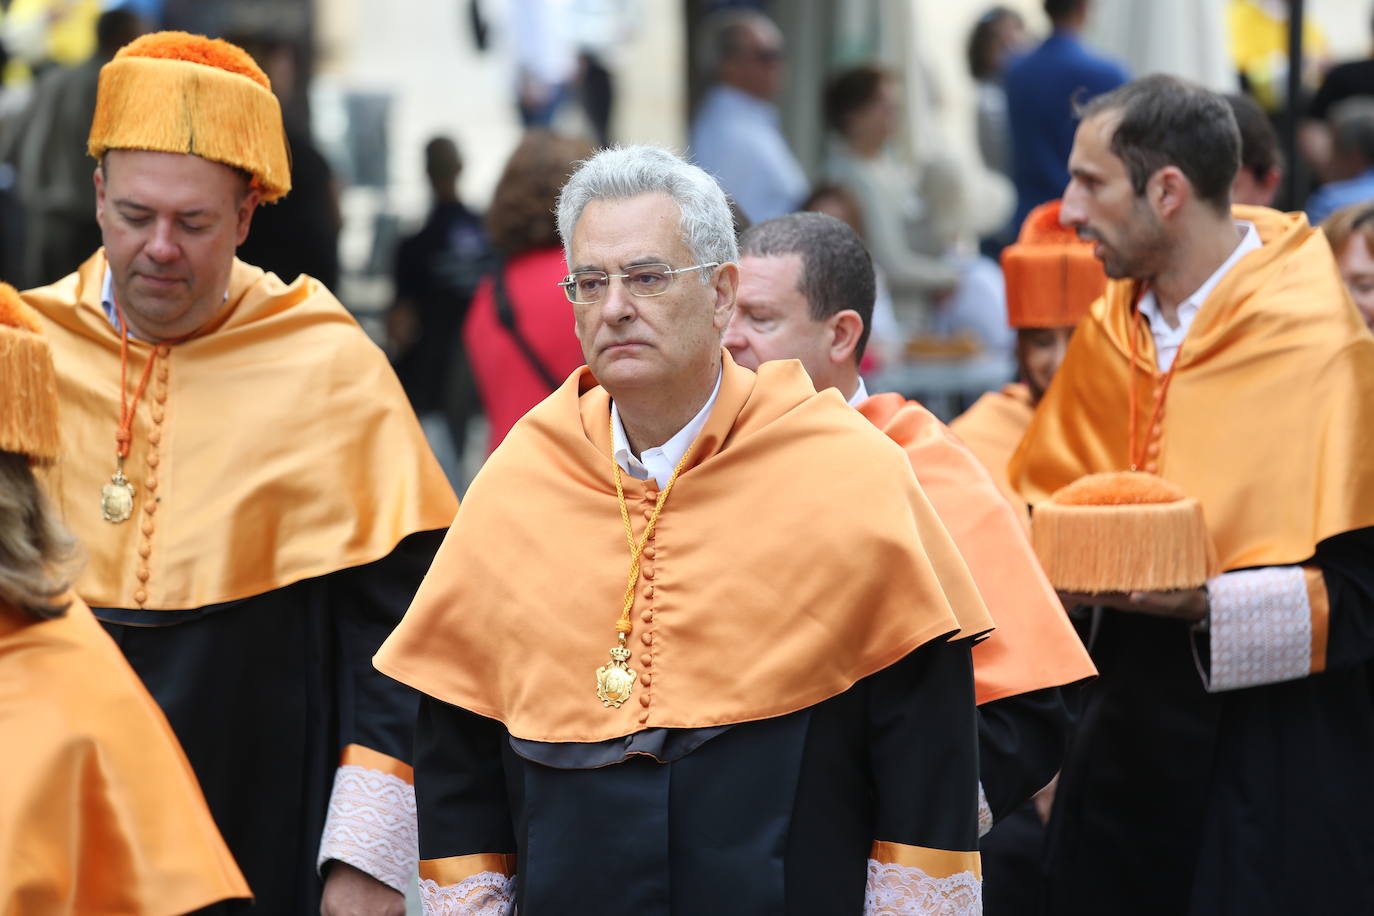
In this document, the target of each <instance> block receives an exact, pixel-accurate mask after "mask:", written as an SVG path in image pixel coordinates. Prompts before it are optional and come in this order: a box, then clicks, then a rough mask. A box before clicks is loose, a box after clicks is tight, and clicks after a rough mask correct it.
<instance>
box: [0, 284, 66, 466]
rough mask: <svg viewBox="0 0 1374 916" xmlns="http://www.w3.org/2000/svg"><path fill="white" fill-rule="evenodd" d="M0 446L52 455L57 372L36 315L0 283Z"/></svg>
mask: <svg viewBox="0 0 1374 916" xmlns="http://www.w3.org/2000/svg"><path fill="white" fill-rule="evenodd" d="M0 392H3V395H0V451H5V452H15V453H17V454H20V455H27V456H29V459H30V460H31V461H32V462H33V463H35V464H51V463H52V462H54V461H56V460H57V440H58V435H57V372H56V371H55V370H54V369H53V364H52V351H51V350H50V349H49V348H48V342H47V341H46V340H44V339H43V330H42V325H41V324H39V323H38V316H37V315H36V314H35V313H34V311H33V310H32V309H30V308H29V307H28V306H27V305H25V304H24V302H23V300H22V299H20V298H19V293H18V292H16V291H15V289H14V287H13V286H10V285H9V284H8V283H0Z"/></svg>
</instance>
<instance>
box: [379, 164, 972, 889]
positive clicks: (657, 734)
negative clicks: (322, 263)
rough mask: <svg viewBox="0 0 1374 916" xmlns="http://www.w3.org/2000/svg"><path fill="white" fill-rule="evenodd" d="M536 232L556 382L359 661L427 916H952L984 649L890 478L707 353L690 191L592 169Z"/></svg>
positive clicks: (721, 219) (718, 295)
mask: <svg viewBox="0 0 1374 916" xmlns="http://www.w3.org/2000/svg"><path fill="white" fill-rule="evenodd" d="M558 217H559V228H560V231H561V233H562V236H563V239H564V244H565V250H566V253H567V257H568V264H569V266H570V267H571V271H572V272H571V273H570V274H569V276H568V277H567V278H566V279H565V280H564V281H563V287H564V289H565V290H566V292H567V295H568V298H569V300H570V302H571V304H572V312H573V315H574V317H575V320H576V327H577V332H578V336H579V338H580V339H581V342H582V348H583V352H584V354H585V356H586V359H587V366H585V367H583V368H581V369H579V370H578V371H577V372H575V373H573V375H572V376H571V377H569V378H568V380H567V381H566V382H565V383H564V384H563V386H562V387H561V388H560V389H559V390H558V391H556V392H555V393H554V394H553V395H552V396H551V397H550V398H548V399H547V400H546V401H544V402H543V403H542V404H540V405H539V406H538V407H536V408H535V409H534V410H533V411H531V412H530V414H528V415H527V416H526V417H525V418H524V419H523V420H522V421H521V422H520V423H518V424H517V425H516V427H515V428H514V429H513V430H512V431H511V433H510V435H509V436H508V437H507V439H506V440H505V442H504V443H503V444H502V446H501V447H500V448H499V449H498V450H497V451H496V452H495V453H494V454H493V455H492V457H491V459H490V461H489V462H488V464H487V466H486V467H485V468H484V469H483V471H482V474H481V475H480V476H479V477H478V478H477V480H476V481H475V482H474V484H473V486H472V489H471V490H470V491H469V493H468V498H467V501H466V502H465V503H464V506H463V509H462V511H461V512H460V513H459V516H458V518H457V520H456V522H455V524H454V526H453V528H452V529H451V532H450V534H449V536H448V538H447V540H446V541H445V544H444V546H443V547H442V549H441V550H440V553H439V555H438V556H437V557H436V559H435V563H434V566H433V567H432V568H431V570H430V574H429V576H428V577H427V579H426V582H425V585H424V586H423V587H422V589H421V590H420V593H419V595H418V596H417V597H416V600H415V603H414V604H413V605H412V607H411V609H410V612H409V613H408V614H407V616H406V619H405V621H404V622H403V623H402V625H401V626H400V627H399V628H398V629H397V630H396V632H395V633H394V634H393V635H392V637H391V638H390V639H389V640H388V641H387V643H386V644H385V645H384V646H383V647H382V650H381V652H380V653H378V655H377V658H376V660H375V661H376V664H377V667H378V668H380V669H381V670H382V671H383V672H385V673H386V674H389V675H391V676H392V677H394V678H396V679H397V680H400V681H403V682H404V683H406V684H409V685H410V686H412V687H415V688H416V689H418V690H419V691H420V692H421V693H422V694H424V697H423V699H422V706H421V713H420V720H419V730H418V734H417V745H416V773H415V775H416V785H417V792H418V795H417V801H418V808H419V819H420V857H421V860H422V861H421V866H420V874H421V882H420V884H421V890H422V894H423V895H424V897H425V900H426V906H427V907H428V912H431V913H458V912H463V913H468V912H482V913H486V912H492V913H495V912H503V910H502V909H501V908H502V907H506V906H509V905H510V904H511V903H512V902H514V903H517V904H518V906H519V909H520V912H522V913H531V914H535V916H538V914H541V913H591V912H594V911H599V910H608V911H613V912H623V913H635V914H637V916H655V914H664V916H666V914H668V913H776V914H787V916H801V914H816V916H821V914H825V916H833V914H844V913H849V914H854V916H858V914H860V913H865V912H866V913H875V914H876V913H883V914H908V913H909V914H917V913H936V912H939V913H975V912H980V911H981V903H980V901H981V891H980V881H979V877H978V876H979V861H978V854H977V852H976V848H977V792H978V788H977V785H978V779H977V727H976V720H975V713H974V694H973V679H972V669H971V663H970V642H971V640H972V639H973V638H975V637H977V636H979V635H981V634H984V633H986V632H987V631H988V629H989V627H990V621H989V619H988V615H987V611H986V609H985V608H984V607H983V604H982V601H981V599H980V598H979V596H978V593H977V590H976V588H975V587H974V585H973V582H972V580H971V579H970V577H969V573H968V570H967V568H966V567H965V566H964V564H963V561H962V560H961V559H960V558H959V555H958V553H957V551H956V550H955V548H954V546H953V543H952V542H951V540H950V538H949V535H948V534H947V533H946V532H945V530H944V528H943V527H942V526H941V524H940V523H939V521H938V520H937V518H936V516H935V514H934V511H933V510H932V509H931V506H930V503H929V502H928V501H927V500H926V498H925V496H924V495H923V494H922V492H921V490H920V488H919V487H918V486H917V484H916V482H915V478H914V477H913V476H912V473H911V468H910V465H909V464H908V462H907V461H906V458H905V456H904V454H903V453H902V451H901V449H900V448H898V447H897V446H896V445H895V444H893V443H892V442H891V441H889V440H887V439H886V438H885V437H884V436H883V435H882V434H881V433H880V432H878V431H877V430H876V429H875V428H873V427H872V426H871V425H870V424H868V423H867V422H866V421H865V420H864V419H863V418H862V417H861V416H860V415H859V414H858V413H857V412H855V411H852V410H850V409H849V408H848V407H847V406H846V405H845V403H844V401H843V399H842V398H840V397H839V396H838V395H837V394H836V393H834V392H827V393H824V394H817V393H816V392H815V390H814V388H813V387H812V385H811V383H810V381H809V380H808V379H807V377H806V374H805V372H804V371H803V369H802V367H801V365H800V364H799V363H797V362H794V361H786V362H776V363H770V364H768V365H766V366H763V367H761V368H760V371H759V373H758V374H757V375H756V374H754V373H753V372H750V371H749V370H747V369H744V368H741V367H739V366H737V365H735V363H734V362H733V360H732V359H731V358H730V356H729V354H728V353H727V352H726V351H725V350H724V349H723V348H722V346H721V338H722V333H723V331H724V329H725V327H726V325H727V324H728V322H729V320H730V315H731V311H732V309H733V308H734V303H735V293H736V289H737V286H738V281H739V268H738V266H737V265H736V263H735V261H736V259H737V254H738V252H737V247H736V242H735V236H734V231H733V227H732V223H731V218H730V211H729V208H728V206H727V204H726V201H725V197H724V195H723V193H722V192H721V190H720V188H719V187H718V186H717V185H716V184H715V183H714V182H713V181H712V180H711V179H710V178H709V177H708V176H707V175H706V174H705V173H704V172H702V171H701V170H700V169H698V168H696V167H695V166H692V165H690V164H688V163H685V162H683V161H682V160H680V159H678V158H677V157H675V156H673V155H672V154H670V153H667V152H664V151H662V150H658V149H653V148H649V147H630V148H626V149H615V150H607V151H604V152H602V153H600V154H598V155H597V156H596V157H594V158H593V159H591V160H589V161H588V162H587V163H585V164H584V165H583V166H582V168H581V169H580V170H579V171H578V172H577V173H575V174H574V175H573V177H572V178H571V179H570V180H569V182H568V184H567V185H566V186H565V188H564V189H563V194H562V197H561V199H560V202H559V210H558ZM465 907H466V909H465ZM481 907H487V909H482V908H481Z"/></svg>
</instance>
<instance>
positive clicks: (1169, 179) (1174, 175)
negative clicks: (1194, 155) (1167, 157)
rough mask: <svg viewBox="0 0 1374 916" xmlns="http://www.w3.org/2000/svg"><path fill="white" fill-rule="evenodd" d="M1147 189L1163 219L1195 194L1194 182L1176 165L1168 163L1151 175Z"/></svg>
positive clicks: (1171, 214) (1176, 210)
mask: <svg viewBox="0 0 1374 916" xmlns="http://www.w3.org/2000/svg"><path fill="white" fill-rule="evenodd" d="M1145 191H1146V193H1147V194H1148V195H1149V196H1150V202H1151V203H1152V204H1154V208H1155V212H1156V213H1158V214H1159V215H1160V217H1161V218H1163V219H1168V218H1169V217H1171V216H1173V215H1174V214H1175V213H1177V212H1178V210H1179V208H1180V207H1182V206H1183V205H1184V204H1185V203H1187V202H1188V201H1190V200H1192V199H1193V197H1194V196H1195V195H1194V193H1193V183H1192V182H1191V181H1189V180H1188V176H1187V175H1184V174H1183V170H1182V169H1180V168H1179V167H1178V166H1176V165H1166V166H1164V167H1163V168H1162V169H1160V170H1159V171H1157V172H1155V173H1154V174H1153V175H1151V176H1150V182H1149V184H1148V185H1147V186H1146V189H1145Z"/></svg>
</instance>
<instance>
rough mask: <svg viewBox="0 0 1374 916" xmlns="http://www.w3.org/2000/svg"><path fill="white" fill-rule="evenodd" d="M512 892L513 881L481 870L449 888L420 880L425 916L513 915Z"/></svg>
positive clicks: (426, 879)
mask: <svg viewBox="0 0 1374 916" xmlns="http://www.w3.org/2000/svg"><path fill="white" fill-rule="evenodd" d="M514 893H515V882H514V881H513V880H512V879H511V878H509V877H507V876H506V875H503V874H501V873H500V872H494V871H480V872H478V873H477V874H475V875H473V876H472V877H470V878H464V879H463V880H462V881H459V882H458V883H457V884H450V885H448V886H441V885H440V884H438V883H437V882H435V881H432V880H430V879H429V878H421V879H420V904H421V906H423V907H424V914H425V916H514V913H515V900H514V898H513V895H514Z"/></svg>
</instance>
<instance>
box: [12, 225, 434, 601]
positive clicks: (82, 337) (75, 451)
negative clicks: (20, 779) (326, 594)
mask: <svg viewBox="0 0 1374 916" xmlns="http://www.w3.org/2000/svg"><path fill="white" fill-rule="evenodd" d="M105 267H106V261H105V257H104V253H103V251H101V252H97V253H96V254H95V255H94V256H92V257H91V258H90V259H89V260H87V261H86V263H85V264H83V265H82V266H81V267H80V268H79V269H78V270H77V271H76V272H75V273H73V274H71V275H69V276H67V277H66V278H64V279H62V280H60V281H59V282H57V283H56V284H54V285H52V286H48V287H43V288H40V289H34V290H30V291H28V292H26V293H24V294H23V296H24V301H25V302H27V303H28V304H29V305H31V306H33V307H34V308H35V309H36V310H37V311H38V312H39V314H40V315H41V316H42V317H43V321H44V323H45V325H46V327H45V331H46V333H47V337H48V341H49V343H50V344H51V345H52V349H53V358H54V361H55V363H56V366H57V371H58V386H59V395H60V403H61V430H62V458H61V459H60V460H59V461H58V463H57V464H56V465H55V466H54V467H53V468H52V470H51V472H50V474H49V475H48V479H47V484H48V488H49V492H50V493H51V494H52V495H53V497H54V498H55V499H56V501H57V502H58V504H59V506H60V507H61V510H62V516H63V521H64V522H65V523H66V524H67V526H68V527H69V528H71V529H72V531H73V532H74V533H75V534H76V535H77V536H78V537H79V538H80V540H81V543H82V546H83V548H84V550H85V553H86V557H87V563H86V568H85V570H84V571H83V573H82V575H81V577H80V578H79V579H78V581H77V586H76V590H77V592H78V593H79V594H80V595H81V596H82V598H84V599H85V600H86V601H87V602H88V603H89V604H91V605H92V606H94V607H119V608H136V607H139V606H140V602H139V601H137V599H136V597H135V596H136V595H137V594H138V593H139V590H140V588H142V590H143V592H144V594H145V595H146V597H145V600H144V601H143V602H142V603H141V606H142V607H145V608H148V609H153V610H182V609H189V608H197V607H204V606H206V605H212V604H218V603H222V602H226V601H233V600H238V599H241V598H247V597H251V596H254V595H258V594H262V593H264V592H267V591H270V590H272V589H276V588H280V587H282V586H285V585H289V584H291V583H293V582H297V581H300V580H302V579H308V578H313V577H315V576H320V575H324V574H327V573H331V572H335V571H337V570H341V569H347V568H351V567H354V566H360V565H362V564H365V563H369V562H372V561H374V560H377V559H380V558H382V557H384V556H386V555H387V554H388V553H390V552H391V550H392V549H394V548H395V546H396V545H397V544H398V543H399V542H400V541H401V539H402V538H404V537H406V536H407V535H409V534H413V533H415V532H418V531H428V530H434V529H439V528H444V527H446V526H447V525H448V524H449V522H450V521H451V520H452V518H453V515H454V513H455V512H457V508H458V503H457V500H456V499H455V497H454V495H453V491H452V489H451V488H450V486H449V484H448V482H447V480H446V479H445V477H444V475H443V472H442V470H441V469H440V468H439V465H438V463H437V462H436V461H435V459H434V457H433V454H432V453H431V452H430V450H429V446H428V445H427V444H426V442H425V439H424V435H423V433H422V432H421V430H420V426H419V423H418V422H417V421H416V419H415V415H414V412H413V411H412V410H411V408H410V405H409V402H408V401H407V400H406V396H405V394H404V392H403V391H402V390H401V387H400V384H399V383H398V382H397V381H396V377H395V374H394V373H393V372H392V371H391V368H390V366H389V365H388V363H387V360H386V357H385V356H384V355H383V354H382V352H381V350H380V349H378V348H377V347H376V346H374V345H373V344H372V343H371V342H370V341H369V340H368V339H367V337H366V335H365V334H364V333H363V332H362V330H361V329H360V328H359V327H358V325H357V322H356V321H354V319H353V318H352V317H351V316H350V315H349V314H348V312H347V311H346V310H345V309H344V308H343V306H342V305H340V303H339V302H338V300H337V299H335V298H334V297H333V295H331V294H330V292H329V291H328V290H326V289H325V288H324V287H323V286H321V285H320V284H319V283H318V282H317V281H315V280H313V279H312V278H310V277H306V276H301V277H300V278H298V279H297V280H296V281H295V282H294V283H292V284H290V285H289V286H288V285H286V284H284V283H282V282H281V281H280V280H279V279H277V277H276V276H275V275H274V274H270V273H264V272H263V271H262V270H260V269H258V268H256V267H252V266H249V265H247V264H244V263H243V262H241V261H237V260H236V261H235V262H234V266H233V269H232V272H231V274H230V280H229V296H228V299H227V300H226V302H225V304H224V306H223V307H222V308H221V310H220V311H219V313H218V314H217V315H216V316H215V318H214V319H212V321H211V322H210V323H209V324H208V325H207V326H206V327H205V328H204V329H203V330H202V331H201V332H199V333H198V334H197V335H196V336H194V337H192V338H191V339H189V340H186V341H184V342H182V343H179V344H176V345H173V346H170V347H168V348H167V352H166V355H165V356H158V357H157V362H156V364H155V369H154V382H153V383H152V384H150V385H149V386H148V390H147V392H146V393H145V394H144V396H143V398H142V399H141V401H140V402H139V404H138V408H137V412H136V416H135V420H134V425H133V441H132V449H131V452H130V455H129V457H128V458H127V459H126V460H125V463H124V467H125V474H126V476H127V477H128V479H129V481H130V482H131V483H132V484H133V485H134V487H135V489H136V491H137V493H136V501H135V506H134V510H135V515H134V517H133V518H131V519H129V520H128V521H127V522H123V523H121V524H111V523H109V522H107V521H105V519H104V518H102V517H101V514H100V504H99V503H100V489H101V487H102V486H103V485H104V484H105V483H107V482H108V481H109V479H110V475H111V474H112V473H113V472H114V469H115V455H114V449H115V428H116V426H117V425H118V423H119V398H120V377H119V375H120V371H119V367H120V359H119V344H120V339H119V332H118V331H117V330H116V329H115V328H114V327H112V326H111V324H110V322H109V320H108V319H107V317H106V316H105V313H104V311H103V310H102V308H101V305H100V294H101V281H102V278H103V277H104V274H105ZM150 349H151V347H150V345H149V344H147V343H144V342H142V341H138V340H134V339H131V340H130V341H129V354H130V359H129V364H130V368H129V370H128V373H129V378H128V380H127V381H126V383H125V384H126V385H127V386H129V387H132V386H133V385H134V384H135V383H136V381H137V378H138V373H139V372H140V371H141V369H142V366H143V364H144V361H145V360H146V359H147V358H148V354H149V351H150ZM164 370H165V376H164V374H163V373H164ZM159 391H161V392H162V400H161V401H159V399H158V392H159ZM150 481H154V482H155V483H156V489H155V490H154V489H152V488H150V487H149V486H148V484H149V482H150ZM154 499H155V502H153V503H152V504H153V509H154V511H153V512H152V513H148V512H146V508H147V506H148V505H149V504H150V502H152V501H153V500H154ZM149 532H151V533H149ZM145 547H146V548H147V554H148V555H147V556H146V557H142V556H141V552H142V551H143V548H145ZM141 561H143V562H145V563H146V569H147V571H148V572H149V576H148V579H147V581H146V582H142V581H140V579H139V578H138V572H139V569H140V562H141Z"/></svg>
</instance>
